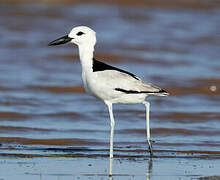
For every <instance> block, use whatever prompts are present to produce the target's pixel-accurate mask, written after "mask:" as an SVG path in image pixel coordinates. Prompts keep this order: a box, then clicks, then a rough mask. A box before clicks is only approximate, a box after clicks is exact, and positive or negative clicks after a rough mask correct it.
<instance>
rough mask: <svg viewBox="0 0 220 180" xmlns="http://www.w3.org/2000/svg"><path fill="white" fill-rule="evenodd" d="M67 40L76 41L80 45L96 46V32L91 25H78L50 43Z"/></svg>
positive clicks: (65, 41)
mask: <svg viewBox="0 0 220 180" xmlns="http://www.w3.org/2000/svg"><path fill="white" fill-rule="evenodd" d="M67 42H71V43H74V44H76V45H78V46H87V45H90V46H94V45H95V43H96V33H95V31H93V30H92V29H91V28H89V27H86V26H78V27H75V28H73V29H72V30H71V31H70V33H69V34H68V35H66V36H63V37H60V38H58V39H56V40H54V41H52V42H50V43H49V44H48V45H49V46H55V45H60V44H65V43H67Z"/></svg>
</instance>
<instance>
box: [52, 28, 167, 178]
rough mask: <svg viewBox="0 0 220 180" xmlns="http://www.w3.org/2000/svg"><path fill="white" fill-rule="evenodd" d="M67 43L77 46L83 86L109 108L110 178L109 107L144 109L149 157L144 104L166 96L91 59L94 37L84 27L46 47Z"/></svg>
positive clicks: (148, 129) (94, 35)
mask: <svg viewBox="0 0 220 180" xmlns="http://www.w3.org/2000/svg"><path fill="white" fill-rule="evenodd" d="M67 42H71V43H73V44H76V45H77V46H78V48H79V57H80V62H81V65H82V79H83V85H84V88H85V90H86V92H87V93H89V94H91V95H93V96H95V97H97V98H98V99H101V100H102V101H104V102H105V104H106V105H107V106H108V110H109V115H110V120H111V133H110V174H111V172H112V159H113V135H114V125H115V121H114V117H113V111H112V104H114V103H121V104H138V103H142V104H144V105H145V107H146V134H147V142H148V145H149V151H150V154H151V156H152V154H153V150H152V145H151V139H150V126H149V109H150V104H149V102H147V101H145V99H146V97H148V96H167V95H168V93H167V92H166V91H165V90H163V89H161V88H160V87H157V86H155V85H152V84H150V83H147V82H144V81H142V80H141V79H140V78H139V77H137V76H136V75H134V74H132V73H130V72H127V71H125V70H122V69H119V68H116V67H113V66H110V65H108V64H106V63H103V62H100V61H98V60H96V59H95V58H94V55H93V52H94V46H95V44H96V33H95V31H93V30H92V29H90V28H89V27H86V26H78V27H75V28H73V29H72V30H71V31H70V33H69V34H68V35H66V36H63V37H61V38H59V39H56V40H54V41H52V42H50V43H49V46H54V45H60V44H64V43H67Z"/></svg>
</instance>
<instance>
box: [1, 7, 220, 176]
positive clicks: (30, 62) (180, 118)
mask: <svg viewBox="0 0 220 180" xmlns="http://www.w3.org/2000/svg"><path fill="white" fill-rule="evenodd" d="M0 17H1V19H0V36H1V43H0V54H1V58H0V61H1V62H0V63H1V66H0V107H1V108H0V143H1V144H2V145H1V149H0V150H1V152H0V153H1V154H2V155H9V156H10V154H11V155H13V156H14V155H16V154H26V155H27V154H31V155H32V156H33V157H35V156H47V155H55V156H57V155H59V154H62V155H64V156H65V154H68V155H69V156H75V154H76V155H79V154H80V156H83V157H85V156H97V157H99V156H101V157H102V156H107V155H108V147H109V143H108V142H109V115H108V112H107V108H106V107H105V105H104V104H103V102H101V101H99V100H96V99H95V98H93V97H90V96H89V95H87V94H85V93H84V90H83V88H82V87H81V85H82V81H81V67H80V63H79V60H78V52H77V49H76V48H75V47H73V46H72V45H63V46H59V47H58V46H57V47H48V46H47V44H48V42H50V41H52V40H54V39H56V38H58V37H60V36H63V35H66V34H67V33H68V32H69V31H70V30H71V28H72V27H73V26H77V25H87V26H90V27H92V28H93V29H94V30H95V31H96V32H97V39H98V42H97V45H96V55H95V56H96V58H97V59H98V60H102V61H106V62H108V63H109V64H112V65H115V66H118V67H120V68H123V69H125V70H128V71H131V72H133V73H134V74H136V75H138V76H139V77H141V78H143V79H145V80H146V81H148V82H153V83H154V84H156V85H158V86H161V87H163V88H164V89H166V90H167V91H168V92H169V93H170V94H171V95H170V96H169V97H150V98H149V99H148V100H149V102H150V103H151V117H150V120H151V121H150V124H151V133H152V139H153V140H154V141H155V142H154V144H153V148H154V150H155V156H157V157H178V156H181V157H194V156H195V157H199V158H201V156H205V157H209V156H212V155H213V156H214V157H215V158H216V157H218V156H219V154H220V151H219V147H220V140H219V139H220V112H219V105H220V103H219V100H220V96H219V95H220V91H219V88H220V76H219V70H220V63H219V58H220V55H219V47H220V35H219V29H220V21H219V17H220V11H219V9H196V10H195V9H184V8H181V9H175V8H170V9H169V8H166V9H158V8H147V7H126V6H109V5H89V4H84V5H80V4H79V5H68V6H65V5H62V6H52V5H43V4H41V5H37V4H29V5H12V4H10V5H7V4H4V5H3V4H1V5H0ZM144 112H145V110H144V106H143V105H115V106H114V114H115V121H116V127H115V139H114V141H115V154H116V157H141V158H143V157H145V156H149V154H148V153H147V151H146V149H147V145H146V139H145V138H146V137H145V128H144V127H145V114H144ZM201 154H202V155H201ZM215 175H216V174H215Z"/></svg>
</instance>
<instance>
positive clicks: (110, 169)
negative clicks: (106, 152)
mask: <svg viewBox="0 0 220 180" xmlns="http://www.w3.org/2000/svg"><path fill="white" fill-rule="evenodd" d="M105 103H106V105H107V106H108V111H109V115H110V120H111V133H110V159H109V175H110V176H112V162H113V136H114V127H115V120H114V116H113V111H112V103H109V102H105Z"/></svg>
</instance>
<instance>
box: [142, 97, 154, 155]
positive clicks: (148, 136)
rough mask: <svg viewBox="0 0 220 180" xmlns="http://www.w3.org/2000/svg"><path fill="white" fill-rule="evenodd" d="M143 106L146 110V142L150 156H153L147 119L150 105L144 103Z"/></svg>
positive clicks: (148, 120)
mask: <svg viewBox="0 0 220 180" xmlns="http://www.w3.org/2000/svg"><path fill="white" fill-rule="evenodd" d="M143 104H144V105H145V108H146V133H147V142H148V145H149V151H150V155H151V156H152V155H153V149H152V145H151V140H150V119H149V111H150V103H149V102H146V101H144V102H143Z"/></svg>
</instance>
